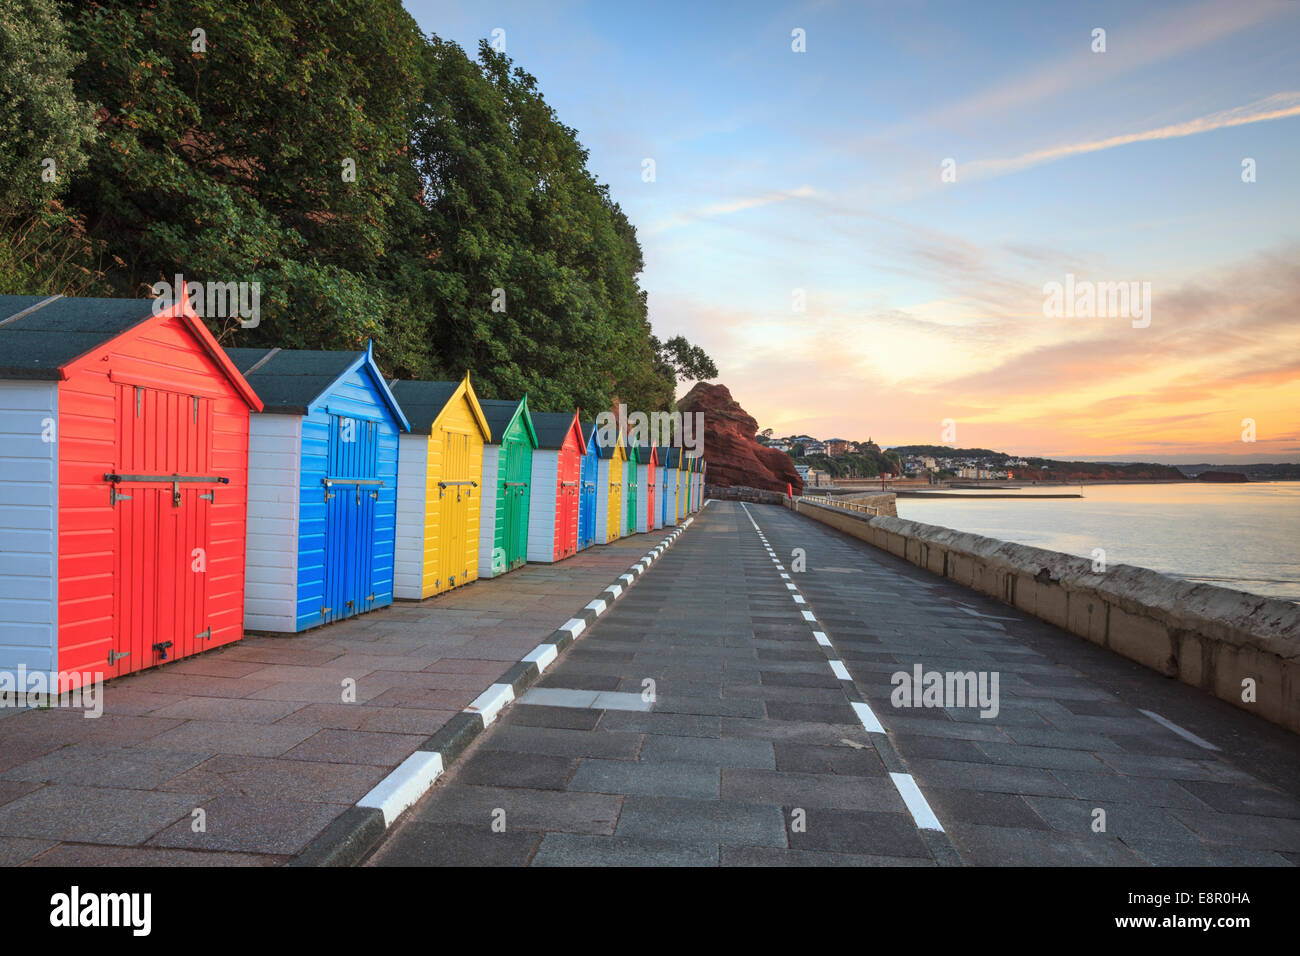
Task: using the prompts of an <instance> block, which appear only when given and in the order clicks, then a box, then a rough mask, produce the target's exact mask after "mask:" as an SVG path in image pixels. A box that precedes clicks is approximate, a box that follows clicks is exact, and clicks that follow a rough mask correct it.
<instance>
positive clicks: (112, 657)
mask: <svg viewBox="0 0 1300 956" xmlns="http://www.w3.org/2000/svg"><path fill="white" fill-rule="evenodd" d="M130 656H131V652H130V651H109V652H108V666H109V667H112V666H113V665H114V664H116V663H117V662H118V661H120V660H121V659H122V658H124V657H130Z"/></svg>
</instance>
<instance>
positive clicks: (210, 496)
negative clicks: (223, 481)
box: [199, 491, 217, 504]
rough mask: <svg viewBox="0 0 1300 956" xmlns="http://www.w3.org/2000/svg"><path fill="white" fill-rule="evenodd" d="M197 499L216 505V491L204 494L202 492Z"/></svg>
mask: <svg viewBox="0 0 1300 956" xmlns="http://www.w3.org/2000/svg"><path fill="white" fill-rule="evenodd" d="M199 497H200V498H206V499H207V500H208V501H211V502H212V503H213V504H216V503H217V493H216V491H205V492H203V493H202V494H201V495H199Z"/></svg>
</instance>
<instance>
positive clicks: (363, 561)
mask: <svg viewBox="0 0 1300 956" xmlns="http://www.w3.org/2000/svg"><path fill="white" fill-rule="evenodd" d="M378 466H379V427H378V424H377V423H376V422H373V421H367V420H365V419H361V418H349V417H347V416H343V415H331V416H330V437H329V461H328V463H327V465H326V470H325V478H324V480H323V482H322V484H323V485H324V489H325V490H324V494H325V556H324V560H325V591H324V596H323V599H322V603H321V620H322V621H323V622H329V621H337V620H340V619H342V618H345V617H351V616H352V615H353V614H360V613H362V612H363V611H368V610H370V609H371V608H372V607H374V603H375V593H374V587H373V574H374V564H375V562H374V556H375V506H376V504H377V503H378V499H379V495H380V492H381V489H382V488H383V482H382V481H380V480H379V479H378V478H377V477H376V476H377V474H378Z"/></svg>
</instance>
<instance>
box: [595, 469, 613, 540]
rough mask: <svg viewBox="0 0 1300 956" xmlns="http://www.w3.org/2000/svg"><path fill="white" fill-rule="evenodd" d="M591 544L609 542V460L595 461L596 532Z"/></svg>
mask: <svg viewBox="0 0 1300 956" xmlns="http://www.w3.org/2000/svg"><path fill="white" fill-rule="evenodd" d="M591 541H592V544H609V461H608V460H607V459H605V458H602V459H600V460H599V461H598V462H596V534H595V536H593V537H592V539H591Z"/></svg>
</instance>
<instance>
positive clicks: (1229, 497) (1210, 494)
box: [898, 482, 1300, 601]
mask: <svg viewBox="0 0 1300 956" xmlns="http://www.w3.org/2000/svg"><path fill="white" fill-rule="evenodd" d="M1080 490H1081V491H1082V494H1083V495H1084V497H1082V498H1065V499H1047V500H1039V501H1034V500H1024V501H1020V500H1015V499H1009V498H996V499H989V500H986V501H980V500H971V499H967V500H957V499H955V498H936V499H934V500H933V501H924V500H922V499H919V498H899V499H898V516H899V517H900V518H908V519H910V520H913V521H924V522H925V523H927V524H937V525H943V526H944V527H947V528H956V529H958V530H960V531H971V532H974V533H975V534H983V535H988V536H989V537H991V538H1001V539H1003V540H1005V541H1015V542H1017V543H1019V544H1031V545H1034V546H1035V547H1039V548H1047V549H1050V550H1052V551H1064V552H1066V553H1068V554H1074V555H1078V556H1079V557H1083V558H1089V559H1091V557H1092V550H1093V548H1104V549H1105V551H1106V561H1107V563H1109V564H1135V565H1138V566H1139V567H1144V568H1152V569H1153V570H1156V571H1163V572H1164V573H1166V574H1172V575H1176V576H1178V577H1182V578H1187V579H1189V580H1193V581H1207V582H1209V583H1211V584H1217V585H1219V586H1220V587H1226V588H1236V589H1237V590H1239V591H1250V592H1252V593H1254V594H1267V595H1269V596H1271V597H1279V598H1285V599H1287V600H1290V601H1300V482H1258V483H1256V482H1251V483H1249V484H1244V485H1193V484H1186V485H1182V484H1174V485H1098V486H1095V487H1087V486H1085V487H1084V488H1082V489H1080V488H1078V487H1077V486H1075V487H1055V488H1043V489H1040V490H1038V492H1037V493H1039V494H1044V493H1048V492H1058V493H1060V492H1078V491H1080ZM962 493H963V494H970V495H978V494H979V492H977V491H968V492H962ZM1035 493H1036V492H1035V491H1034V490H1030V489H1027V490H1025V491H1022V492H1019V494H1021V495H1023V496H1024V497H1025V498H1026V499H1030V498H1031V497H1032V496H1033V495H1034V494H1035Z"/></svg>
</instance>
